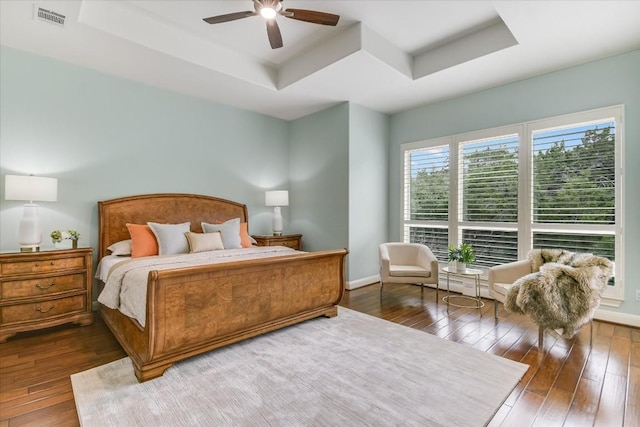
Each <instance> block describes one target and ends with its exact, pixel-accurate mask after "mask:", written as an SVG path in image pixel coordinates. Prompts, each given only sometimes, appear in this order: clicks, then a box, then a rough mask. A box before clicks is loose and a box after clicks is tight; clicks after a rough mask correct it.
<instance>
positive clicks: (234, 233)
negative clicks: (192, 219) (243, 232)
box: [201, 218, 242, 249]
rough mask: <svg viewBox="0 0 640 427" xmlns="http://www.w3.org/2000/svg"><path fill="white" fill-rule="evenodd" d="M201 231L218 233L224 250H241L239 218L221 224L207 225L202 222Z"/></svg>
mask: <svg viewBox="0 0 640 427" xmlns="http://www.w3.org/2000/svg"><path fill="white" fill-rule="evenodd" d="M201 225H202V231H204V232H205V233H213V232H216V231H219V232H220V234H221V235H222V243H223V244H224V248H225V249H242V241H241V240H240V218H234V219H230V220H229V221H226V222H223V223H222V224H207V223H206V222H203V223H202V224H201Z"/></svg>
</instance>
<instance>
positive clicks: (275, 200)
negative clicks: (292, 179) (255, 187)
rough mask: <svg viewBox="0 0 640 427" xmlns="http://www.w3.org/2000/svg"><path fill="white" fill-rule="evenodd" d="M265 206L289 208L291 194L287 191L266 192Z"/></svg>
mask: <svg viewBox="0 0 640 427" xmlns="http://www.w3.org/2000/svg"><path fill="white" fill-rule="evenodd" d="M264 204H265V206H289V192H288V191H287V190H277V191H265V193H264Z"/></svg>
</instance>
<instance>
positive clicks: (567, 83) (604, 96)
mask: <svg viewBox="0 0 640 427" xmlns="http://www.w3.org/2000/svg"><path fill="white" fill-rule="evenodd" d="M618 104H624V106H625V117H626V123H624V130H625V147H624V154H623V157H624V162H625V166H626V167H625V174H624V198H623V205H624V218H625V230H624V258H625V263H624V278H625V280H626V283H625V302H624V303H623V304H622V305H621V306H620V308H619V311H620V312H623V313H629V314H635V315H640V303H638V302H636V301H635V292H636V290H637V289H640V284H639V283H640V282H639V281H638V278H637V277H638V274H637V272H636V269H635V260H636V259H638V258H640V197H638V187H639V186H640V168H638V167H636V165H637V164H638V163H640V120H639V118H640V51H634V52H630V53H627V54H623V55H619V56H615V57H611V58H608V59H604V60H600V61H596V62H592V63H588V64H585V65H581V66H576V67H573V68H569V69H566V70H562V71H557V72H553V73H549V74H545V75H543V76H539V77H535V78H531V79H527V80H523V81H520V82H516V83H512V84H507V85H504V86H500V87H497V88H494V89H490V90H486V91H483V92H479V93H475V94H472V95H468V96H464V97H460V98H456V99H452V100H449V101H444V102H439V103H436V104H432V105H428V106H424V107H421V108H416V109H413V110H410V111H406V112H403V113H399V114H396V115H393V116H392V117H391V121H390V158H389V161H390V163H389V168H390V171H389V176H390V181H389V185H390V197H389V202H390V203H389V208H390V211H389V218H390V220H389V235H390V238H391V240H399V239H400V237H401V236H400V219H401V218H400V203H401V200H400V188H401V187H400V186H401V156H400V145H401V144H402V143H404V142H410V141H420V140H426V139H431V138H436V137H440V136H446V135H454V134H459V133H463V132H468V131H474V130H480V129H487V128H492V127H496V126H501V125H508V124H513V123H519V122H523V121H529V120H535V119H541V118H546V117H552V116H556V115H562V114H568V113H575V112H579V111H584V110H590V109H595V108H600V107H606V106H611V105H618ZM605 309H606V308H605Z"/></svg>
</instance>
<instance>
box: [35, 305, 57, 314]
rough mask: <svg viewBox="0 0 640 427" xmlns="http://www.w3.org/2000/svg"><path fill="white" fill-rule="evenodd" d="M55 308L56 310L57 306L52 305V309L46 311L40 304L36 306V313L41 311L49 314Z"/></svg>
mask: <svg viewBox="0 0 640 427" xmlns="http://www.w3.org/2000/svg"><path fill="white" fill-rule="evenodd" d="M54 308H56V306H55V305H52V306H51V307H49V308H47V309H46V310H43V309H42V307H40V304H38V305H36V311H39V312H40V313H47V312H49V311H51V310H53V309H54Z"/></svg>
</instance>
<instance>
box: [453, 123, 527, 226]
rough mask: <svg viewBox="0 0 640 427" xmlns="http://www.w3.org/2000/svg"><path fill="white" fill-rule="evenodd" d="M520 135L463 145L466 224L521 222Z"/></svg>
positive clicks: (462, 161) (462, 163)
mask: <svg viewBox="0 0 640 427" xmlns="http://www.w3.org/2000/svg"><path fill="white" fill-rule="evenodd" d="M518 143H519V139H518V135H517V134H516V135H505V136H500V137H495V138H490V139H484V140H479V141H467V142H462V143H461V144H460V162H461V165H462V168H461V170H462V179H461V180H460V182H459V186H460V187H461V188H460V189H461V193H462V198H461V202H462V209H460V212H461V213H462V220H463V221H474V222H478V221H482V222H517V221H518Z"/></svg>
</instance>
